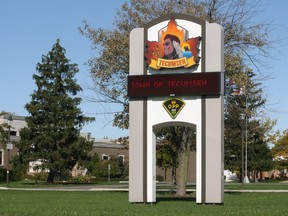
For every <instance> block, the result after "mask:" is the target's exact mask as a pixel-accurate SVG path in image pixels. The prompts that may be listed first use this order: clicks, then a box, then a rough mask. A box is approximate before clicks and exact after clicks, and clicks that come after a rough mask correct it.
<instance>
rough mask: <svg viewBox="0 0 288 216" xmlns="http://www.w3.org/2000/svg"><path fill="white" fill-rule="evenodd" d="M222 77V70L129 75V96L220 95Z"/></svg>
mask: <svg viewBox="0 0 288 216" xmlns="http://www.w3.org/2000/svg"><path fill="white" fill-rule="evenodd" d="M220 79H221V73H220V72H209V73H194V74H192V73H191V74H179V75H177V74H161V75H160V74H159V75H138V76H128V96H129V97H130V98H145V97H158V96H171V95H173V96H187V95H193V96H201V95H220V94H221V88H220V87H221V80H220Z"/></svg>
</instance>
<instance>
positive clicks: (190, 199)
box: [156, 197, 196, 203]
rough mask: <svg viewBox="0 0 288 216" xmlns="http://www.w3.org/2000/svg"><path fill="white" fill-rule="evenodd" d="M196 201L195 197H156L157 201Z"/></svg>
mask: <svg viewBox="0 0 288 216" xmlns="http://www.w3.org/2000/svg"><path fill="white" fill-rule="evenodd" d="M178 201H181V202H182V201H183V202H196V198H195V197H159V198H156V203H159V202H178Z"/></svg>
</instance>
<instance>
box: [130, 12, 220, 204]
mask: <svg viewBox="0 0 288 216" xmlns="http://www.w3.org/2000/svg"><path fill="white" fill-rule="evenodd" d="M223 49H224V39H223V29H222V27H221V26H220V25H218V24H215V23H208V22H206V21H203V20H200V19H198V18H195V17H191V16H188V15H183V14H171V15H169V16H164V17H160V18H158V19H155V20H153V21H151V22H149V23H148V24H146V25H145V26H144V27H143V28H136V29H133V30H132V32H131V34H130V71H129V77H128V96H129V98H130V99H129V113H130V123H129V124H130V125H129V201H130V202H133V203H154V202H156V137H155V134H154V131H155V129H158V128H161V127H164V126H174V125H179V126H187V127H192V128H196V202H197V203H203V204H206V203H207V204H209V203H211V204H222V203H223V198H224V186H223V182H224V175H223V168H224V156H223V151H224V143H223V142H224V141H223V136H224V129H223V128H224V126H223V125H224V118H223V95H224V55H223Z"/></svg>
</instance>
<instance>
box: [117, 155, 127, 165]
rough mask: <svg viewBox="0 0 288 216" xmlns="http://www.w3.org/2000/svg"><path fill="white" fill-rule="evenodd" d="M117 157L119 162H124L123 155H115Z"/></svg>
mask: <svg viewBox="0 0 288 216" xmlns="http://www.w3.org/2000/svg"><path fill="white" fill-rule="evenodd" d="M117 159H118V161H119V162H120V163H122V164H123V163H124V162H125V155H117Z"/></svg>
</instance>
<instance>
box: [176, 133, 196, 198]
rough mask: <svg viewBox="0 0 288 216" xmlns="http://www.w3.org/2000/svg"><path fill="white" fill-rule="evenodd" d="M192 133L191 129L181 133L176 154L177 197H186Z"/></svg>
mask: <svg viewBox="0 0 288 216" xmlns="http://www.w3.org/2000/svg"><path fill="white" fill-rule="evenodd" d="M192 139H193V131H192V130H191V128H185V129H184V130H183V133H182V140H181V145H180V148H179V152H178V169H177V175H176V176H177V177H176V182H177V191H176V195H177V196H186V184H187V174H188V164H189V153H190V147H191V145H192Z"/></svg>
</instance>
